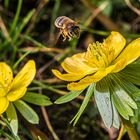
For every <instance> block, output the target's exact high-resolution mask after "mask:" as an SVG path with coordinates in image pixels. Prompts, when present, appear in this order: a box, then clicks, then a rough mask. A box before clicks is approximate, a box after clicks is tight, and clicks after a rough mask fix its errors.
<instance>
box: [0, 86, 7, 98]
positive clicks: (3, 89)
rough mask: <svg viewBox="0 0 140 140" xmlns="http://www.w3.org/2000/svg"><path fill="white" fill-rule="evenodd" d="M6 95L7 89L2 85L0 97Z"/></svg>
mask: <svg viewBox="0 0 140 140" xmlns="http://www.w3.org/2000/svg"><path fill="white" fill-rule="evenodd" d="M6 93H7V92H6V89H5V88H4V87H3V85H1V84H0V97H3V96H5V95H6Z"/></svg>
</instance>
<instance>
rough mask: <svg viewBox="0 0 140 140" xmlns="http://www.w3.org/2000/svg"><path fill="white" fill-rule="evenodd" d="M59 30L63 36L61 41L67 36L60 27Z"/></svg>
mask: <svg viewBox="0 0 140 140" xmlns="http://www.w3.org/2000/svg"><path fill="white" fill-rule="evenodd" d="M60 32H61V34H62V36H63V38H64V39H63V41H65V40H66V39H67V37H66V35H65V34H64V32H63V30H62V29H60Z"/></svg>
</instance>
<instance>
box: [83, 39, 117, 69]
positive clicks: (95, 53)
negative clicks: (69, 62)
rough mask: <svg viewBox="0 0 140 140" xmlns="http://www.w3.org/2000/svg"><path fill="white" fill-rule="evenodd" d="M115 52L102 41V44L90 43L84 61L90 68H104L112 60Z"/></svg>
mask: <svg viewBox="0 0 140 140" xmlns="http://www.w3.org/2000/svg"><path fill="white" fill-rule="evenodd" d="M114 53H115V50H114V49H113V48H112V47H111V48H110V46H108V45H107V43H106V42H105V41H104V42H103V43H99V42H96V43H92V44H90V45H89V47H88V49H87V52H86V53H85V59H86V60H87V62H88V64H89V65H91V66H92V67H95V66H96V67H98V68H99V69H102V68H106V67H107V66H108V65H109V64H110V63H111V62H112V61H113V58H114Z"/></svg>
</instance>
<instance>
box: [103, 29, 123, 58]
mask: <svg viewBox="0 0 140 140" xmlns="http://www.w3.org/2000/svg"><path fill="white" fill-rule="evenodd" d="M105 43H106V44H107V46H109V48H113V49H114V50H115V54H114V59H115V58H116V57H117V56H118V55H119V53H120V52H121V51H122V49H123V48H124V47H125V44H126V40H125V38H124V37H123V36H122V35H121V34H120V33H119V32H111V35H110V36H108V37H107V39H106V40H105Z"/></svg>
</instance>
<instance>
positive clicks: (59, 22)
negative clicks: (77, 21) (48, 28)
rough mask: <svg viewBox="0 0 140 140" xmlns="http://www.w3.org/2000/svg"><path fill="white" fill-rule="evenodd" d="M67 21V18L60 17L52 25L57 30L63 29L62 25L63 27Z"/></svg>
mask: <svg viewBox="0 0 140 140" xmlns="http://www.w3.org/2000/svg"><path fill="white" fill-rule="evenodd" d="M67 20H69V18H68V17H66V16H60V17H58V18H57V19H56V20H55V23H54V24H55V26H56V27H58V28H65V27H64V25H65V22H67Z"/></svg>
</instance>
